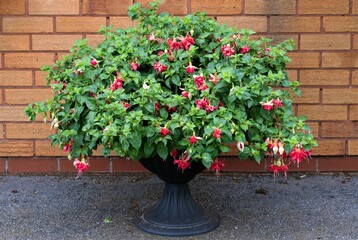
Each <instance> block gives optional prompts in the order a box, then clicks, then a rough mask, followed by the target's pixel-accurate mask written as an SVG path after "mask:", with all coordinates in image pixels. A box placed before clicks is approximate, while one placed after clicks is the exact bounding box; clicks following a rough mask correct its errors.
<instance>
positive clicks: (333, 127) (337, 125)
mask: <svg viewBox="0 0 358 240" xmlns="http://www.w3.org/2000/svg"><path fill="white" fill-rule="evenodd" d="M322 137H324V138H326V137H327V138H329V137H334V138H357V137H358V122H351V121H342V122H337V121H336V122H323V123H322Z"/></svg>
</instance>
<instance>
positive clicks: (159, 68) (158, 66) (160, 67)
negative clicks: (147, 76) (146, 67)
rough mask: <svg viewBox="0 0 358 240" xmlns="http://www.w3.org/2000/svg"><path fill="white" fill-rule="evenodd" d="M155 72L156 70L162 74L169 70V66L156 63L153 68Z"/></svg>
mask: <svg viewBox="0 0 358 240" xmlns="http://www.w3.org/2000/svg"><path fill="white" fill-rule="evenodd" d="M153 68H154V70H156V71H157V72H158V73H162V72H164V71H165V70H167V66H165V65H163V64H161V63H160V62H156V63H155V64H154V66H153Z"/></svg>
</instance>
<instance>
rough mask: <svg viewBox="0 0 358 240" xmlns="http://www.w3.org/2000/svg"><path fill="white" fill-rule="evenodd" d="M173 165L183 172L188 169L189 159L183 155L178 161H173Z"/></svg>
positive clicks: (186, 155) (185, 154)
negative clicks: (176, 165)
mask: <svg viewBox="0 0 358 240" xmlns="http://www.w3.org/2000/svg"><path fill="white" fill-rule="evenodd" d="M174 164H178V170H181V171H182V172H184V170H185V169H187V168H188V167H190V157H189V156H188V154H187V153H184V154H183V155H182V156H181V157H180V158H179V159H174Z"/></svg>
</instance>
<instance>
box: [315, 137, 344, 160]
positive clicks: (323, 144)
mask: <svg viewBox="0 0 358 240" xmlns="http://www.w3.org/2000/svg"><path fill="white" fill-rule="evenodd" d="M345 149H346V143H345V140H319V141H318V147H314V148H313V151H312V154H313V155H314V156H334V155H344V154H345V153H346V151H345Z"/></svg>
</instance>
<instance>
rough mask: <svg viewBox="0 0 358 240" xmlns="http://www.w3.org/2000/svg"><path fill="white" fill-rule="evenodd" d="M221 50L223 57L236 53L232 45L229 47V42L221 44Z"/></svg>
mask: <svg viewBox="0 0 358 240" xmlns="http://www.w3.org/2000/svg"><path fill="white" fill-rule="evenodd" d="M221 52H222V53H223V54H224V56H225V57H230V56H232V55H234V54H235V53H236V51H235V49H234V47H231V45H230V44H226V45H224V46H222V47H221Z"/></svg>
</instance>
